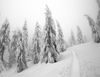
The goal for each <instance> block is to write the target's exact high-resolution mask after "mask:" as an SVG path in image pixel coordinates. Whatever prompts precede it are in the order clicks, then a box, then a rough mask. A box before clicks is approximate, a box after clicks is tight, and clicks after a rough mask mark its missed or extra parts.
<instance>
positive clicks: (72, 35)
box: [70, 30, 76, 46]
mask: <svg viewBox="0 0 100 77" xmlns="http://www.w3.org/2000/svg"><path fill="white" fill-rule="evenodd" d="M70 45H71V46H73V45H76V40H75V37H74V33H73V31H72V30H71V38H70Z"/></svg>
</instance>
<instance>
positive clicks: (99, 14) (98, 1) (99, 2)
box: [96, 0, 100, 27]
mask: <svg viewBox="0 0 100 77" xmlns="http://www.w3.org/2000/svg"><path fill="white" fill-rule="evenodd" d="M96 1H97V4H98V6H99V11H98V16H97V22H96V23H97V24H98V26H99V27H100V0H96Z"/></svg>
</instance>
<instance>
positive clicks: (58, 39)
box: [56, 20, 64, 52]
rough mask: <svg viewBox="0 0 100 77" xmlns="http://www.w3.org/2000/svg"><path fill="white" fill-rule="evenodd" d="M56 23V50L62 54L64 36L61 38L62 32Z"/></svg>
mask: <svg viewBox="0 0 100 77" xmlns="http://www.w3.org/2000/svg"><path fill="white" fill-rule="evenodd" d="M56 22H57V28H58V37H57V48H58V51H59V52H63V51H64V39H63V37H64V36H63V32H62V29H61V26H60V24H59V22H58V21H57V20H56Z"/></svg>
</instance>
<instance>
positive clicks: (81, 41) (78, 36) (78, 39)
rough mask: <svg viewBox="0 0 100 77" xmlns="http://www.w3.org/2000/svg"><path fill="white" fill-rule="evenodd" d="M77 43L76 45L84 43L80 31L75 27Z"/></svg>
mask: <svg viewBox="0 0 100 77" xmlns="http://www.w3.org/2000/svg"><path fill="white" fill-rule="evenodd" d="M77 43H78V44H82V43H84V40H83V35H82V31H81V29H80V28H79V26H77Z"/></svg>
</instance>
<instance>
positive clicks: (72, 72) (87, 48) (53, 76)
mask: <svg viewBox="0 0 100 77" xmlns="http://www.w3.org/2000/svg"><path fill="white" fill-rule="evenodd" d="M99 50H100V44H99V43H98V44H97V43H94V42H88V43H85V44H80V45H76V46H73V47H70V48H69V49H67V51H65V52H62V53H61V54H60V56H59V61H58V62H56V63H47V64H45V63H38V64H34V65H32V62H29V63H27V64H28V69H26V70H24V71H22V72H21V73H16V68H12V69H10V70H9V71H4V72H2V73H1V74H0V77H100V51H99Z"/></svg>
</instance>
